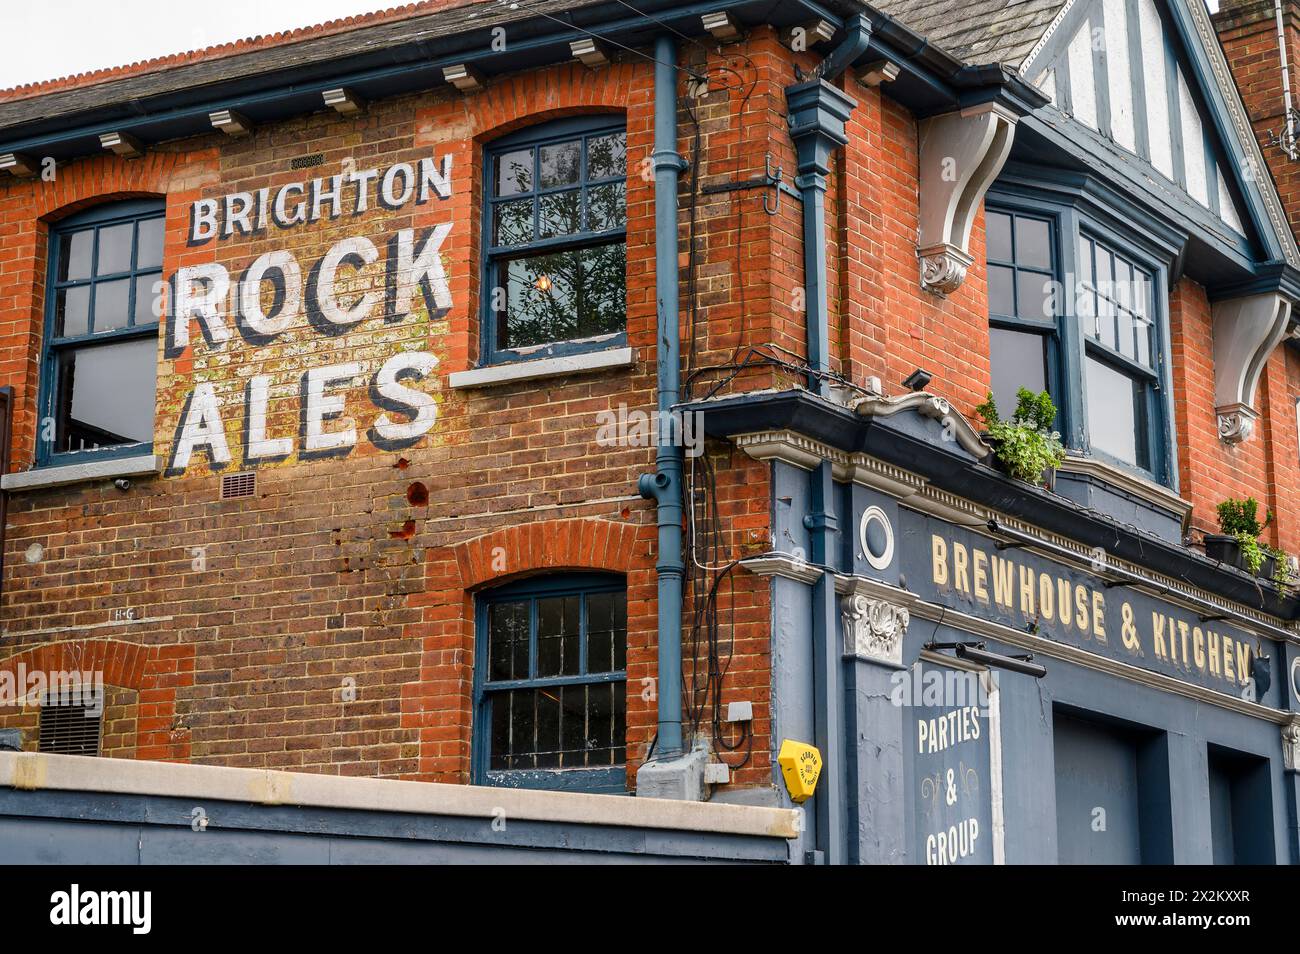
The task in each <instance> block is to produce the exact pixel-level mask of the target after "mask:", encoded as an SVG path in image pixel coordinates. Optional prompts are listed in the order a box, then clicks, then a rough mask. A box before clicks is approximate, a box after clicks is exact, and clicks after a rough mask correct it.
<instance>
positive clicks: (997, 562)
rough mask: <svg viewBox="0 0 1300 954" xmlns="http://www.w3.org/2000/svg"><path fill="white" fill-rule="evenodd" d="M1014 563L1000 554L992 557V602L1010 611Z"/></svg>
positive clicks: (1013, 592)
mask: <svg viewBox="0 0 1300 954" xmlns="http://www.w3.org/2000/svg"><path fill="white" fill-rule="evenodd" d="M1015 588H1016V565H1015V564H1014V563H1012V562H1011V561H1010V560H1004V559H1003V558H1002V557H1000V556H994V557H993V602H995V603H997V604H998V605H999V606H1001V607H1002V608H1003V609H1005V610H1007V612H1010V611H1011V609H1012V604H1013V603H1014V601H1015V595H1014V594H1015Z"/></svg>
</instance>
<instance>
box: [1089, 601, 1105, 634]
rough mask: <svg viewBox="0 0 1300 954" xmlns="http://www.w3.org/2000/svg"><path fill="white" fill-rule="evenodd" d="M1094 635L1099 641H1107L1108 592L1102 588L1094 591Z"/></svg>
mask: <svg viewBox="0 0 1300 954" xmlns="http://www.w3.org/2000/svg"><path fill="white" fill-rule="evenodd" d="M1092 635H1093V636H1095V637H1097V642H1099V643H1104V642H1105V641H1106V594H1105V593H1103V592H1102V591H1101V590H1094V591H1093V593H1092Z"/></svg>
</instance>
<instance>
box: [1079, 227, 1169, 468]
mask: <svg viewBox="0 0 1300 954" xmlns="http://www.w3.org/2000/svg"><path fill="white" fill-rule="evenodd" d="M1153 284H1154V283H1153V281H1152V275H1151V273H1150V272H1149V271H1148V270H1146V269H1144V268H1143V267H1142V266H1141V265H1139V264H1138V263H1137V262H1136V261H1135V260H1134V259H1133V258H1132V257H1131V256H1127V255H1124V254H1122V253H1121V252H1119V251H1118V250H1117V249H1115V248H1112V247H1110V246H1108V245H1107V244H1105V243H1104V242H1102V241H1101V240H1099V239H1097V238H1094V237H1093V236H1091V235H1089V234H1088V233H1087V232H1083V233H1081V234H1080V235H1079V299H1078V312H1079V323H1080V326H1081V333H1082V336H1083V340H1084V349H1085V350H1084V369H1085V370H1084V373H1085V383H1086V386H1087V417H1088V436H1089V440H1090V442H1091V446H1092V448H1093V450H1096V451H1101V452H1102V453H1103V454H1106V455H1108V456H1110V457H1113V458H1115V459H1116V460H1117V461H1119V462H1121V463H1124V464H1128V465H1130V466H1133V467H1138V468H1140V469H1142V470H1145V471H1151V470H1154V469H1155V468H1154V465H1153V461H1154V458H1155V453H1156V449H1155V448H1154V447H1153V446H1152V445H1153V439H1154V437H1153V431H1155V430H1156V429H1155V428H1153V427H1152V424H1153V422H1155V421H1157V420H1158V418H1159V414H1160V405H1159V401H1158V394H1159V391H1160V366H1159V355H1160V350H1159V347H1158V344H1157V341H1156V338H1155V319H1154V315H1155V313H1156V312H1155V297H1154V293H1153Z"/></svg>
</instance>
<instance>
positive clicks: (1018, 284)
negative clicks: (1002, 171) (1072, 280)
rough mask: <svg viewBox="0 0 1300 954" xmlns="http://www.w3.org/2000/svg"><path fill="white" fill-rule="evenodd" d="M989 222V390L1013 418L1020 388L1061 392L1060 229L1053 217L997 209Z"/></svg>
mask: <svg viewBox="0 0 1300 954" xmlns="http://www.w3.org/2000/svg"><path fill="white" fill-rule="evenodd" d="M985 221H986V233H987V247H988V267H989V361H990V364H991V370H992V388H991V390H992V391H993V399H994V401H996V402H997V406H998V410H999V411H1000V413H1001V414H1002V416H1003V417H1010V416H1011V413H1012V412H1013V411H1014V410H1015V408H1016V392H1017V391H1018V390H1019V389H1020V388H1022V387H1024V388H1029V390H1031V391H1033V392H1035V393H1037V392H1039V391H1047V392H1048V393H1050V394H1052V395H1053V397H1056V395H1057V386H1056V381H1055V378H1056V375H1055V374H1054V373H1053V369H1054V365H1055V361H1054V353H1055V349H1056V332H1057V319H1058V317H1059V316H1058V314H1057V311H1058V305H1059V297H1060V296H1058V295H1056V294H1055V289H1056V288H1057V287H1058V286H1057V284H1056V276H1057V271H1058V270H1057V267H1056V257H1057V256H1056V229H1055V223H1054V222H1053V221H1052V220H1051V219H1047V218H1043V217H1041V216H1034V215H1025V214H1022V213H1018V212H1012V211H1002V210H995V209H990V210H989V211H988V214H987V216H986V219H985Z"/></svg>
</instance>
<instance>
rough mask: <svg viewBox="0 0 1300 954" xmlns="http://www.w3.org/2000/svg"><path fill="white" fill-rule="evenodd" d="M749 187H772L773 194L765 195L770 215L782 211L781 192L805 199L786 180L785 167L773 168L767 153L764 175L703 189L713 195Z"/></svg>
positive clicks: (764, 206)
mask: <svg viewBox="0 0 1300 954" xmlns="http://www.w3.org/2000/svg"><path fill="white" fill-rule="evenodd" d="M749 189H770V190H772V193H773V194H771V195H769V194H767V193H764V195H763V211H764V212H766V213H767V214H768V215H776V214H777V213H778V212H779V211H781V193H783V192H784V193H785V194H786V195H788V196H790V197H791V198H792V199H798V200H800V201H802V200H803V196H801V195H800V194H799V192H798V190H797V189H795V188H794V186H792V185H790V184H789V183H788V182H786V181H785V171H784V167H782V166H777V167H776V168H775V169H773V168H772V154H771V153H770V152H769V153H766V154H765V155H764V157H763V175H761V176H756V177H754V178H753V179H744V180H742V181H740V182H719V183H716V184H714V185H707V186H705V187H704V188H703V189H702V190H701V191H702V192H704V193H705V194H706V195H713V194H716V193H719V192H744V191H747V190H749Z"/></svg>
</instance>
